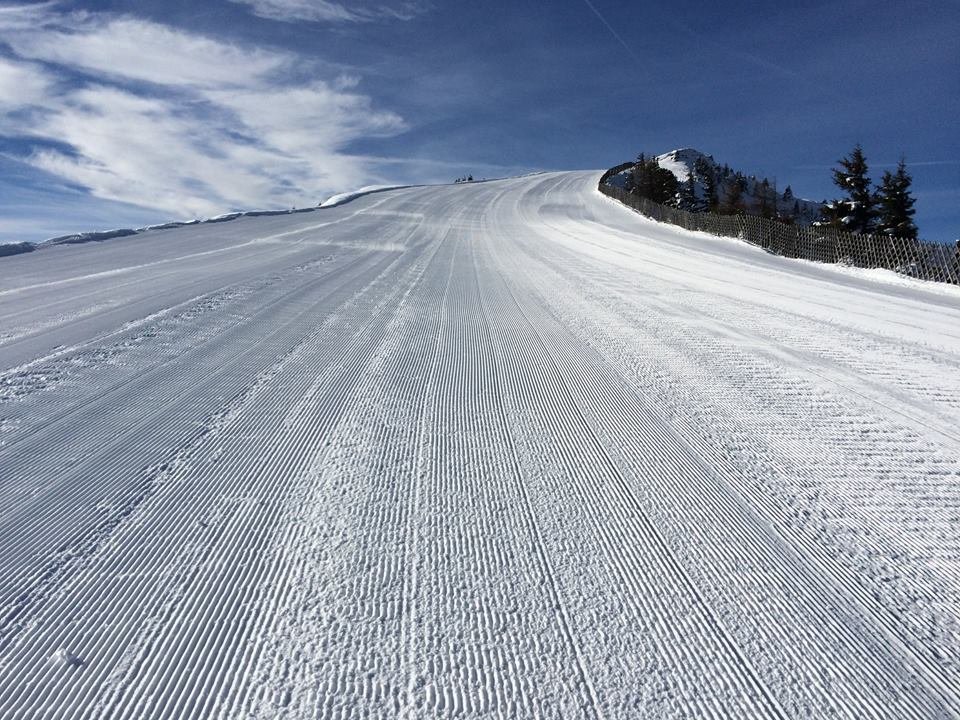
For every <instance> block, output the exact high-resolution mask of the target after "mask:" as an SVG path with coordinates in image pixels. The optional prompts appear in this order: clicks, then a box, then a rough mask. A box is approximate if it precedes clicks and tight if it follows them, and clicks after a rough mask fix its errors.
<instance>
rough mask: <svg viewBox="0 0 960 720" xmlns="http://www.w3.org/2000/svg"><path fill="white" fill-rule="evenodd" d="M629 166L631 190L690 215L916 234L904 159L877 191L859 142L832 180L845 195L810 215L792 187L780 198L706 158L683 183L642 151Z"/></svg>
mask: <svg viewBox="0 0 960 720" xmlns="http://www.w3.org/2000/svg"><path fill="white" fill-rule="evenodd" d="M627 167H628V171H627V174H626V179H625V183H624V189H625V190H626V191H627V192H629V193H632V194H634V195H637V196H639V197H645V198H647V199H649V200H652V201H654V202H657V203H660V204H662V205H667V206H670V207H676V208H679V209H681V210H687V211H689V212H713V213H719V214H723V215H740V214H753V215H760V216H762V217H766V218H770V219H777V220H780V221H782V222H786V223H793V222H796V221H799V220H801V219H803V220H806V222H807V224H814V225H825V226H831V227H836V228H839V229H843V230H846V231H847V232H852V233H862V234H878V235H888V236H891V237H897V238H903V239H908V240H915V239H917V236H918V230H917V226H916V224H915V223H914V221H913V217H914V215H915V213H916V210H915V209H914V204H915V200H914V197H913V195H912V192H911V185H912V182H913V179H912V178H911V176H910V174H909V173H908V172H907V166H906V162H905V160H904V159H902V158H901V160H900V162H899V164H898V165H897V169H896V170H895V171H894V172H890V171H884V173H883V175H882V177H881V180H880V184H879V185H877V186H876V187H874V185H873V182H872V181H871V179H870V177H869V175H868V168H867V162H866V159H865V157H864V153H863V148H861V146H860V145H859V144H858V145H857V146H856V147H854V149H853V151H852V152H851V153H850V154H849V155H848V156H846V157H844V158H841V159H840V160H839V161H838V167H837V168H836V169H835V170H833V182H834V183H835V184H836V185H837V187H838V188H840V190H841V191H842V192H843V196H842V197H841V198H839V199H837V200H833V201H830V202H826V201H825V202H823V203H821V204H820V206H819V207H818V208H816V209H815V210H813V211H812V215H811V214H810V211H809V210H808V208H809V206H810V205H812V204H810V203H805V205H806V206H807V207H802V206H801V203H800V201H799V200H798V199H797V198H795V197H794V195H793V190H792V189H791V187H790V186H789V185H788V186H787V187H786V189H784V191H783V193H782V194H781V193H779V192H778V190H777V188H776V184H775V183H771V182H770V181H769V180H768V179H767V178H763V179H762V180H758V179H757V178H754V177H752V176H750V177H749V178H748V177H747V176H746V175H744V174H743V173H741V172H739V171H734V170H732V169H731V168H730V167H729V166H728V165H723V166H719V165H717V164H715V163H714V162H712V161H711V160H708V159H707V158H706V157H705V156H701V157H699V158H697V160H696V162H695V163H694V167H693V168H692V170H690V172H688V173H687V177H686V179H685V180H683V181H681V180H679V179H677V177H676V176H675V175H674V174H673V173H672V172H671V171H670V170H667V169H666V168H662V167H660V164H659V163H658V162H657V159H656V157H653V156H650V157H647V156H646V155H644V154H643V153H641V154H640V155H639V156H638V157H637V160H636V162H634V163H633V164H632V165H630V166H627ZM751 186H752V187H751ZM805 213H806V216H805Z"/></svg>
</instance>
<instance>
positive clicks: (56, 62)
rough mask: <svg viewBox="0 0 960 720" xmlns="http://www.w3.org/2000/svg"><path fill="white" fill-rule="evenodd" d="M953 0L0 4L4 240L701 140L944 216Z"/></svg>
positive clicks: (956, 201) (821, 183) (958, 10)
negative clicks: (872, 180)
mask: <svg viewBox="0 0 960 720" xmlns="http://www.w3.org/2000/svg"><path fill="white" fill-rule="evenodd" d="M958 36H960V3H957V2H956V1H955V0H949V1H945V2H936V1H932V2H925V3H922V4H914V3H902V2H888V3H876V2H793V3H779V4H771V3H759V2H758V3H749V2H716V3H709V4H708V3H702V2H671V3H623V2H615V1H614V0H557V1H555V2H537V3H527V2H520V3H518V2H506V1H501V0H489V1H488V2H483V3H460V2H457V3H450V2H439V1H438V0H433V1H432V2H431V1H428V0H424V1H422V2H421V1H418V0H414V1H409V2H408V1H403V0H375V1H373V2H363V1H357V0H354V1H353V2H349V3H346V2H344V3H338V2H335V1H333V0H329V1H326V2H325V1H323V0H205V2H202V3H198V2H195V1H193V0H189V1H188V0H163V2H160V1H158V0H138V1H136V2H134V1H132V0H113V1H99V2H70V1H68V0H64V1H63V2H41V3H31V4H10V3H6V4H3V3H0V240H3V241H10V240H37V239H42V238H45V237H49V236H51V235H56V234H60V233H67V232H74V231H80V230H89V229H97V228H108V227H118V226H127V225H139V224H146V223H150V222H157V221H162V220H168V219H182V218H192V217H196V216H203V215H212V214H217V213H219V212H226V211H229V210H233V209H241V208H266V207H287V206H301V207H302V206H304V205H307V204H315V203H316V202H318V201H320V200H322V199H323V198H324V197H326V196H328V195H330V194H332V193H334V192H338V191H341V190H345V189H350V188H353V187H358V186H361V185H366V184H374V183H391V182H397V183H406V182H445V181H449V180H452V179H454V178H456V177H457V176H459V175H462V174H466V173H473V174H474V175H476V176H478V177H479V176H484V177H493V176H500V175H508V174H515V173H518V172H522V171H527V170H532V169H581V168H606V167H608V166H610V165H613V164H616V163H618V162H622V161H623V160H626V159H629V158H631V157H633V156H635V155H636V153H637V152H639V151H641V150H643V151H646V152H653V153H661V152H665V151H667V150H670V149H673V148H677V147H688V146H689V147H696V148H698V149H700V150H703V151H705V152H708V153H711V154H713V155H714V157H715V158H717V160H719V161H720V162H727V163H729V164H730V165H732V166H734V167H737V168H740V169H743V170H744V171H747V172H752V173H756V174H758V175H761V176H763V175H766V176H769V177H770V178H771V179H773V178H776V180H777V184H778V186H779V187H784V186H786V185H787V184H790V185H792V187H793V189H794V191H795V192H796V194H798V195H800V196H804V197H809V198H813V199H822V198H827V197H832V196H833V195H834V188H833V186H832V185H831V182H830V172H829V171H830V168H831V167H833V166H834V164H835V161H836V160H837V159H838V158H839V157H840V156H842V155H844V154H846V153H847V152H848V151H849V149H850V148H851V147H852V146H853V144H854V143H856V142H860V143H862V145H863V147H864V149H865V152H866V156H867V159H868V162H869V163H870V165H871V169H872V171H873V174H874V176H875V177H876V178H879V175H880V172H881V171H882V170H883V169H884V168H885V167H892V166H893V165H894V164H895V163H896V161H897V159H898V158H899V157H900V155H901V154H903V155H905V156H906V159H907V164H908V167H909V169H910V170H911V172H912V174H913V176H914V187H915V194H916V196H917V209H918V213H917V221H918V224H919V226H920V229H921V234H922V235H923V236H924V237H925V238H929V239H932V240H942V241H950V240H953V239H955V238H958V237H960V132H958V128H960V123H958V120H957V119H958V118H960V42H958V40H957V38H958Z"/></svg>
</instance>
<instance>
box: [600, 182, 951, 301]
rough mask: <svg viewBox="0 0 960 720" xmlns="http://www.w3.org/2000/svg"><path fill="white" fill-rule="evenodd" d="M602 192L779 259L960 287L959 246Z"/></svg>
mask: <svg viewBox="0 0 960 720" xmlns="http://www.w3.org/2000/svg"><path fill="white" fill-rule="evenodd" d="M600 192H602V193H603V194H604V195H607V196H608V197H611V198H613V199H614V200H618V201H620V202H622V203H623V204H624V205H627V206H629V207H631V208H633V209H634V210H636V211H637V212H639V213H641V214H643V215H646V216H647V217H649V218H652V219H653V220H658V221H660V222H666V223H670V224H671V225H678V226H680V227H682V228H685V229H687V230H701V231H703V232H708V233H711V234H713V235H721V236H724V237H732V238H740V239H741V240H746V241H747V242H748V243H751V244H752V245H757V246H758V247H762V248H763V249H764V250H767V251H768V252H771V253H774V254H775V255H782V256H783V257H789V258H801V259H803V260H814V261H816V262H822V263H841V264H845V265H852V266H854V267H861V268H886V269H888V270H895V271H896V272H898V273H901V274H903V275H909V276H910V277H915V278H920V279H922V280H932V281H936V282H948V283H954V284H960V244H958V247H952V246H950V245H942V244H939V243H931V242H923V241H921V240H910V239H904V238H893V237H888V236H886V235H857V234H853V233H848V232H844V231H843V230H838V229H837V228H832V227H803V226H800V225H789V224H787V223H784V222H780V221H779V220H771V219H768V218H764V217H759V216H756V215H719V214H716V213H709V212H702V213H701V212H688V211H686V210H680V209H679V208H674V207H669V206H667V205H660V204H659V203H655V202H653V201H651V200H648V199H647V198H643V197H639V196H637V195H633V194H631V193H628V192H627V191H626V190H624V189H623V188H619V187H616V186H613V185H608V184H606V183H605V182H601V183H600Z"/></svg>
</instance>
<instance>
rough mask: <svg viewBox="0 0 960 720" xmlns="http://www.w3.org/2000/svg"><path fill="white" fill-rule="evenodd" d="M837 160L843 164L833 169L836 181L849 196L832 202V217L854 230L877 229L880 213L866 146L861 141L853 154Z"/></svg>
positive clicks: (829, 217)
mask: <svg viewBox="0 0 960 720" xmlns="http://www.w3.org/2000/svg"><path fill="white" fill-rule="evenodd" d="M837 162H838V163H839V165H840V167H839V168H838V169H835V170H834V171H833V182H834V184H835V185H836V186H837V187H839V188H840V189H841V190H842V191H843V192H844V193H846V198H843V199H841V200H838V201H836V202H835V203H831V207H830V215H829V216H828V220H829V221H830V222H831V224H835V225H840V226H841V227H843V228H845V229H846V230H849V231H850V232H854V233H870V232H873V229H874V224H875V221H876V216H877V213H876V208H875V199H874V195H873V192H872V191H871V189H870V186H871V182H870V178H869V176H868V175H867V160H866V158H865V157H864V156H863V148H861V147H860V144H859V143H857V145H856V146H855V147H854V148H853V151H852V152H851V153H850V156H849V157H845V158H841V159H840V160H838V161H837Z"/></svg>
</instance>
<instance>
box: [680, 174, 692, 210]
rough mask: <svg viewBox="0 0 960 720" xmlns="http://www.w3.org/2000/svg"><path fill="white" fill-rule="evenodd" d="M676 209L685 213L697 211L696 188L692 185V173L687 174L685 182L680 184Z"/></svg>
mask: <svg viewBox="0 0 960 720" xmlns="http://www.w3.org/2000/svg"><path fill="white" fill-rule="evenodd" d="M677 207H678V208H680V209H681V210H686V211H687V212H696V211H697V186H696V185H695V184H694V181H693V173H692V172H688V173H687V179H686V181H685V182H683V183H681V184H680V189H679V190H678V191H677Z"/></svg>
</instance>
